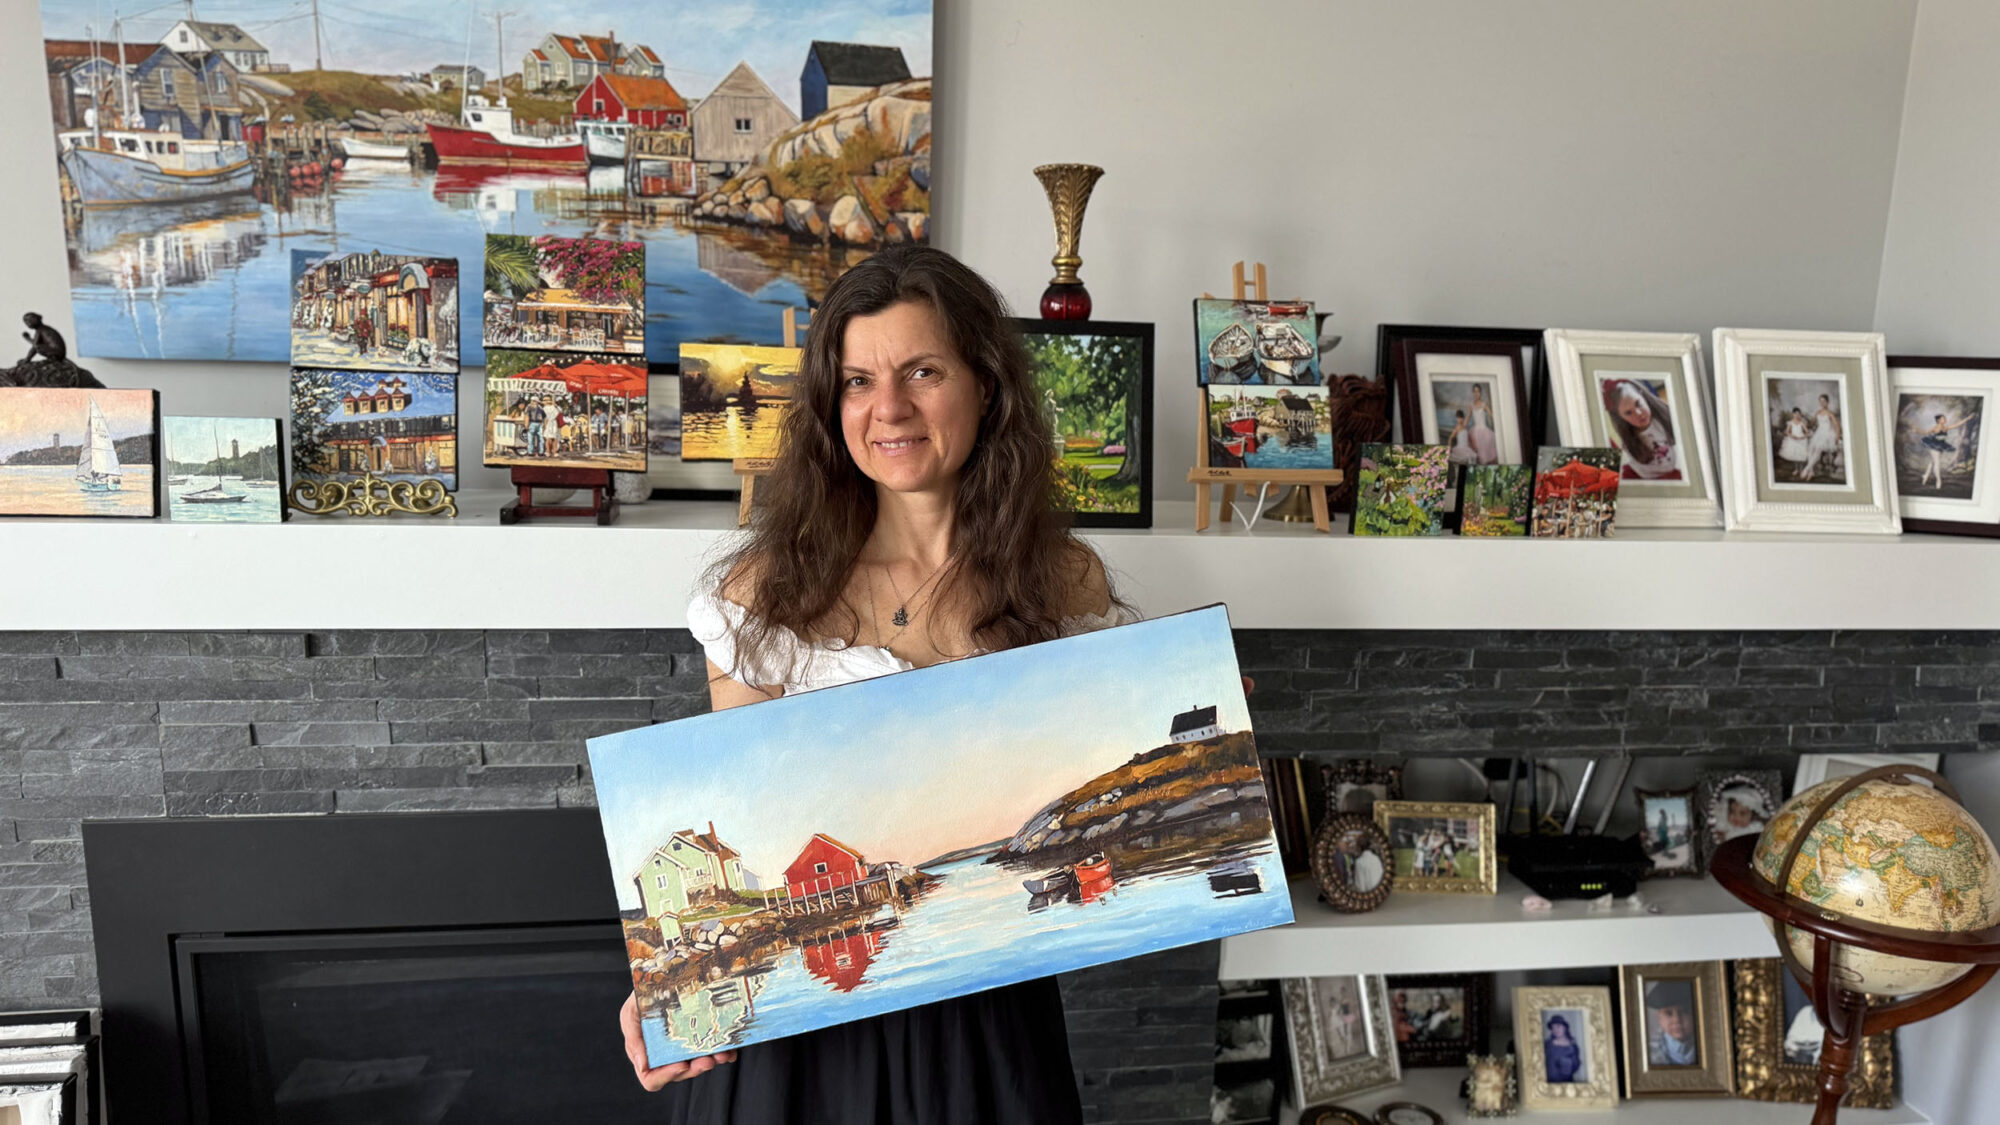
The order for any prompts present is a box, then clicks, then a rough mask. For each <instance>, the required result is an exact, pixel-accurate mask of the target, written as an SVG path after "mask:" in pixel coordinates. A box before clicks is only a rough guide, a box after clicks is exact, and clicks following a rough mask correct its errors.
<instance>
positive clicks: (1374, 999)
mask: <svg viewBox="0 0 2000 1125" xmlns="http://www.w3.org/2000/svg"><path fill="white" fill-rule="evenodd" d="M1341 975H1346V974H1341ZM1354 980H1355V982H1356V985H1357V991H1359V992H1360V994H1361V1009H1362V1010H1361V1015H1362V1018H1363V1019H1364V1021H1365V1025H1364V1026H1363V1028H1362V1032H1361V1034H1362V1038H1363V1039H1365V1040H1366V1041H1367V1043H1368V1049H1367V1051H1366V1052H1365V1053H1363V1054H1361V1055H1358V1056H1356V1057H1353V1058H1348V1059H1340V1060H1334V1059H1330V1058H1328V1057H1327V1056H1328V1053H1329V1052H1328V1051H1327V1050H1326V1046H1325V1044H1324V1043H1323V1042H1322V1037H1321V1035H1320V1029H1321V1028H1323V1027H1325V1026H1326V1020H1325V1018H1324V1016H1323V1015H1322V1013H1320V1012H1319V1011H1318V1010H1317V1009H1318V1003H1317V1001H1316V999H1315V994H1314V992H1313V987H1312V978H1310V977H1290V978H1287V979H1285V980H1284V981H1282V982H1280V983H1281V986H1282V991H1283V993H1284V997H1285V1022H1286V1024H1287V1025H1288V1030H1289V1031H1290V1033H1291V1047H1292V1075H1293V1077H1294V1078H1295V1079H1296V1080H1297V1081H1298V1091H1299V1098H1300V1100H1301V1101H1303V1102H1305V1103H1306V1104H1307V1105H1311V1104H1312V1103H1314V1102H1323V1101H1330V1100H1332V1099H1334V1098H1338V1097H1341V1096H1343V1095H1346V1094H1352V1093H1357V1092H1359V1091H1362V1090H1373V1089H1376V1088H1377V1087H1381V1086H1394V1085H1395V1084H1396V1083H1397V1082H1398V1081H1400V1080H1401V1079H1402V1076H1403V1071H1402V1067H1401V1066H1400V1065H1399V1064H1398V1063H1397V1061H1396V1035H1395V1029H1394V1028H1392V1027H1391V1026H1390V1025H1389V989H1388V986H1387V985H1386V984H1385V983H1384V982H1383V979H1382V978H1381V977H1379V976H1374V977H1371V976H1365V975H1355V977H1354Z"/></svg>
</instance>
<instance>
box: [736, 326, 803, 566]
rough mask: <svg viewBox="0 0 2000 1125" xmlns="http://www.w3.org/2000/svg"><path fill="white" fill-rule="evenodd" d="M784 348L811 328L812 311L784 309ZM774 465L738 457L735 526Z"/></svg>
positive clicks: (747, 512) (747, 515)
mask: <svg viewBox="0 0 2000 1125" xmlns="http://www.w3.org/2000/svg"><path fill="white" fill-rule="evenodd" d="M784 324H785V346H786V347H788V348H796V347H798V346H799V330H800V329H801V328H810V327H811V326H812V310H811V309H802V308H798V307H796V306H790V305H788V306H786V308H785V320H784ZM774 464H776V461H775V459H773V458H770V457H738V458H736V460H735V462H734V466H735V469H736V476H737V480H738V484H739V487H740V489H741V491H740V493H739V494H738V496H737V498H736V526H737V527H743V526H746V525H747V524H749V522H750V506H751V505H752V504H754V503H756V495H757V478H758V477H760V476H763V475H764V474H765V473H768V472H770V471H771V466H772V465H774Z"/></svg>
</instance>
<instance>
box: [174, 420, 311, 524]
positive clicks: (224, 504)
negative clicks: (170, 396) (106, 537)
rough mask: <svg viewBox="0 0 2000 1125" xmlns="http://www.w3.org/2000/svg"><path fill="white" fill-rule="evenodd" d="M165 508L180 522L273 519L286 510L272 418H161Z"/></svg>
mask: <svg viewBox="0 0 2000 1125" xmlns="http://www.w3.org/2000/svg"><path fill="white" fill-rule="evenodd" d="M162 429H163V433H164V435H165V438H166V442H165V444H166V472H167V511H168V515H169V516H170V517H171V518H172V519H173V520H175V521H176V522H185V523H279V522H281V521H283V520H284V519H285V517H286V515H287V513H286V510H285V488H284V481H283V480H282V479H281V477H280V476H279V474H280V473H281V472H282V471H283V470H282V469H281V468H280V466H281V465H282V464H283V463H284V457H283V455H282V454H283V449H284V442H283V440H282V437H281V434H280V431H279V428H278V420H277V419H276V418H205V417H204V418H194V417H181V416H178V415H176V416H172V417H169V418H167V419H166V420H165V425H164V426H163V428H162Z"/></svg>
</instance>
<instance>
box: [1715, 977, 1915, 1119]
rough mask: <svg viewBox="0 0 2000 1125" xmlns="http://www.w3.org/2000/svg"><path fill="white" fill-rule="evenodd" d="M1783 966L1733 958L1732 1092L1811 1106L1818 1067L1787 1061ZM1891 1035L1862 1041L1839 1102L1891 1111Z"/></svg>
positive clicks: (1893, 1066) (1815, 1095) (1816, 1092)
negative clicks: (1733, 1027)
mask: <svg viewBox="0 0 2000 1125" xmlns="http://www.w3.org/2000/svg"><path fill="white" fill-rule="evenodd" d="M1784 971H1785V969H1784V964H1783V963H1782V962H1781V961H1779V960H1778V959H1777V958H1776V957H1769V958H1759V959H1757V960H1754V961H1737V962H1735V963H1734V964H1733V965H1732V966H1731V972H1732V974H1733V975H1734V977H1735V982H1734V983H1735V985H1736V1007H1735V1010H1734V1017H1733V1020H1734V1024H1735V1028H1736V1095H1737V1096H1738V1097H1742V1098H1753V1099H1755V1100H1757V1101H1760V1102H1796V1103H1799V1104H1801V1105H1811V1104H1812V1103H1813V1102H1815V1101H1817V1100H1818V1099H1819V1068H1818V1067H1816V1066H1805V1065H1802V1064H1799V1063H1788V1062H1786V1061H1785V1003H1784V978H1783V977H1781V976H1779V974H1780V973H1783V972H1784ZM1894 1037H1895V1033H1894V1032H1892V1031H1885V1032H1883V1033H1881V1034H1880V1035H1870V1036H1868V1037H1867V1038H1866V1039H1863V1040H1862V1041H1861V1045H1860V1047H1859V1048H1857V1049H1856V1050H1855V1052H1854V1073H1853V1074H1852V1075H1851V1076H1850V1077H1849V1080H1848V1081H1849V1082H1850V1083H1851V1085H1850V1086H1849V1088H1848V1091H1847V1097H1846V1098H1845V1099H1843V1100H1842V1101H1841V1103H1840V1104H1842V1105H1844V1106H1852V1107H1857V1108H1861V1109H1892V1108H1894V1107H1895V1105H1896V1045H1895V1038H1894Z"/></svg>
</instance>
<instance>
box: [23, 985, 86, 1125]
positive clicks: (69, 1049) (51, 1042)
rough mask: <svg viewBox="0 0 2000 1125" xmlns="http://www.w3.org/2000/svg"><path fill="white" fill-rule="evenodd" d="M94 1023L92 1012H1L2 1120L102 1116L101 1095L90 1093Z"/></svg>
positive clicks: (78, 1123)
mask: <svg viewBox="0 0 2000 1125" xmlns="http://www.w3.org/2000/svg"><path fill="white" fill-rule="evenodd" d="M95 1024H96V1019H95V1013H94V1012H90V1011H57V1012H10V1013H6V1014H4V1015H0V1120H16V1121H21V1122H23V1123H28V1122H32V1123H34V1125H84V1123H86V1122H87V1123H89V1125H98V1123H99V1122H101V1121H103V1119H104V1118H103V1108H102V1107H103V1100H102V1099H101V1098H96V1097H93V1096H92V1094H93V1092H94V1091H93V1090H92V1084H93V1083H95V1082H96V1081H98V1078H97V1074H98V1039H97V1034H96V1030H95ZM10 1113H11V1115H12V1116H11V1117H10V1116H9V1114H10Z"/></svg>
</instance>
